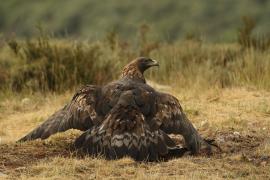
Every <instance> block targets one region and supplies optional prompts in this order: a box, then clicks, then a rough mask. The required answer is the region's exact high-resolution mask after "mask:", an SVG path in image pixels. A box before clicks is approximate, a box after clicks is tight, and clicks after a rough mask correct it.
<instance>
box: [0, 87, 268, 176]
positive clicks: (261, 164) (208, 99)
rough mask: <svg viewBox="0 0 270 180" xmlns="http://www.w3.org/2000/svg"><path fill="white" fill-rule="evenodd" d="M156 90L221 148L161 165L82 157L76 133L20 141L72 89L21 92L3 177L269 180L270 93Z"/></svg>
mask: <svg viewBox="0 0 270 180" xmlns="http://www.w3.org/2000/svg"><path fill="white" fill-rule="evenodd" d="M157 88H159V89H162V90H166V91H169V92H171V93H172V94H174V95H175V96H177V97H178V99H179V100H180V101H181V104H182V106H183V108H184V110H185V112H186V113H187V114H188V117H189V118H190V119H191V121H192V122H193V123H194V125H195V126H196V128H197V129H198V131H199V132H200V133H201V134H202V136H203V137H207V138H213V139H215V140H216V143H217V144H218V145H219V146H220V147H221V149H222V151H219V150H217V149H216V150H215V151H214V154H213V155H212V156H210V157H207V156H203V155H199V156H193V157H191V156H189V155H185V156H184V157H182V158H175V159H171V160H168V161H163V162H156V163H145V162H143V163H137V162H134V161H133V160H132V159H129V158H124V159H120V160H116V161H107V160H104V159H103V158H102V157H98V158H97V157H96V158H93V157H88V156H84V157H82V156H78V155H77V154H76V153H75V151H73V150H72V142H73V141H74V139H75V138H76V137H77V136H78V135H79V134H80V131H75V130H70V131H68V132H65V133H59V134H56V135H54V136H52V137H50V138H49V139H48V140H45V141H40V140H37V141H33V142H27V143H21V144H20V143H15V141H16V140H18V138H20V137H22V136H23V135H25V134H26V133H27V132H29V131H30V130H31V129H33V128H34V127H36V126H37V125H38V124H39V123H40V122H42V121H44V120H45V119H46V118H47V117H48V116H49V115H50V114H52V113H53V112H54V111H55V110H57V109H58V108H60V107H61V106H62V105H63V104H64V103H65V102H67V101H68V100H69V99H70V98H71V96H72V92H66V93H64V94H61V95H57V94H47V95H43V94H34V95H14V96H12V98H2V100H1V101H0V179H1V178H9V179H15V178H16V179H17V178H20V179H62V178H66V179H77V178H80V179H93V178H99V179H101V178H116V179H130V178H136V179H146V178H147V179H187V178H188V179H205V178H209V179H224V178H226V179H235V178H237V179H270V138H269V137H270V92H267V91H261V90H255V89H253V88H228V89H209V90H202V91H196V90H194V89H191V90H186V89H185V90H181V89H180V90H174V89H173V88H170V87H166V86H158V87H157ZM172 137H173V139H174V140H175V141H177V142H180V140H181V139H179V137H178V136H172Z"/></svg>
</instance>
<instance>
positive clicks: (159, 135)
mask: <svg viewBox="0 0 270 180" xmlns="http://www.w3.org/2000/svg"><path fill="white" fill-rule="evenodd" d="M152 66H158V63H157V61H155V60H152V59H150V58H145V57H139V58H137V59H135V60H133V61H131V62H130V63H129V64H128V65H126V66H125V67H124V69H123V71H122V74H121V78H120V79H119V80H117V81H114V82H111V83H109V84H107V85H105V86H95V85H87V86H85V87H83V88H81V89H80V90H79V91H78V92H77V93H76V94H75V95H74V97H73V98H72V100H71V102H70V103H69V104H67V105H66V106H65V107H63V108H62V109H60V110H59V111H57V112H55V113H54V114H53V115H52V116H50V117H49V118H48V119H47V120H46V121H45V122H43V123H42V124H41V125H40V126H38V127H37V128H36V129H34V130H33V131H32V132H30V133H29V134H27V135H26V136H25V137H23V138H21V139H20V140H19V142H22V141H29V140H34V139H38V138H41V139H46V138H48V137H49V136H51V135H52V134H55V133H57V132H63V131H66V130H68V129H72V128H73V129H79V130H82V131H85V132H84V133H83V134H82V135H81V136H79V137H78V138H77V139H76V140H75V147H76V148H78V149H81V150H83V151H84V152H87V153H89V154H91V155H99V154H101V155H103V156H105V157H106V158H108V159H116V158H121V157H123V156H130V157H132V158H133V159H135V160H139V161H140V160H149V161H153V160H157V159H159V158H161V157H164V156H166V155H168V154H169V153H170V152H175V150H177V146H176V144H175V142H174V141H173V140H172V139H171V138H170V137H169V136H168V135H167V134H170V133H173V134H180V135H182V136H183V137H184V140H185V146H186V147H185V149H186V150H187V151H190V152H191V154H197V153H199V152H200V150H201V149H202V147H204V149H207V150H208V152H211V142H209V141H207V140H204V139H203V138H202V137H201V136H200V135H199V133H198V132H197V130H196V129H195V128H194V127H193V125H192V124H191V122H190V121H189V120H188V118H187V117H186V115H185V114H184V112H183V109H182V107H181V106H180V104H179V102H178V100H177V99H176V98H175V97H173V96H172V95H169V94H166V93H161V92H158V91H156V90H155V89H153V88H152V87H151V86H149V85H148V84H146V81H145V78H144V75H143V73H144V71H145V70H147V69H148V68H150V67H152Z"/></svg>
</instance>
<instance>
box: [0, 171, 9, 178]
mask: <svg viewBox="0 0 270 180" xmlns="http://www.w3.org/2000/svg"><path fill="white" fill-rule="evenodd" d="M7 176H8V175H7V174H4V173H2V172H0V177H7Z"/></svg>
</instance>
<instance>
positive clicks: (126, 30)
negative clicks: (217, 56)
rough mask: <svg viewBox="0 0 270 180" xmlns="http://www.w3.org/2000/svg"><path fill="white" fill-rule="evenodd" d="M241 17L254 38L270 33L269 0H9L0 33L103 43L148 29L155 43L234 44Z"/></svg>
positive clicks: (0, 8)
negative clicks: (193, 37) (248, 20)
mask: <svg viewBox="0 0 270 180" xmlns="http://www.w3.org/2000/svg"><path fill="white" fill-rule="evenodd" d="M243 16H249V17H252V18H253V19H254V20H255V21H256V24H257V26H256V28H255V29H254V33H255V34H256V33H268V32H269V31H268V29H269V27H270V21H269V18H270V1H267V0H237V1H235V0H226V1H215V0H204V1H198V0H189V1H177V0H148V1H145V0H136V1H132V0H114V1H110V0H103V1H97V0H57V1H55V0H46V1H40V0H24V1H22V0H8V1H2V2H1V4H0V32H2V33H3V34H10V33H14V34H16V36H19V37H32V36H33V33H35V30H36V29H35V27H36V26H37V25H42V26H43V27H44V28H45V29H48V30H49V31H50V32H52V33H53V34H54V36H55V37H60V38H63V37H75V38H84V39H85V38H88V39H99V38H101V37H104V34H106V33H108V32H111V31H115V32H117V33H118V34H119V35H120V36H121V37H123V38H131V39H132V38H134V37H136V32H137V29H138V27H139V26H140V25H142V24H147V25H148V26H149V27H150V29H151V38H153V39H158V40H163V41H169V42H171V41H176V40H178V39H181V38H184V37H186V36H189V35H190V34H197V35H200V36H201V37H202V38H204V39H207V40H211V41H218V42H220V41H222V42H224V41H226V42H231V41H233V40H235V39H236V32H237V28H239V26H240V24H241V18H242V17H243Z"/></svg>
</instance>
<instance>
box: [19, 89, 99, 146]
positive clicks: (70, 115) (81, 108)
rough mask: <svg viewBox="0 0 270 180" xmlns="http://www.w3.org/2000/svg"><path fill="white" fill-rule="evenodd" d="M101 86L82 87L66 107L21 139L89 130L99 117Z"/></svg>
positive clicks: (42, 137)
mask: <svg viewBox="0 0 270 180" xmlns="http://www.w3.org/2000/svg"><path fill="white" fill-rule="evenodd" d="M99 91H100V88H99V87H97V86H93V85H88V86H85V87H83V88H82V89H80V90H79V91H78V92H77V93H76V94H75V95H74V96H73V98H72V100H71V102H70V103H69V104H67V105H66V106H65V107H63V108H62V109H60V110H59V111H57V112H55V113H54V114H53V115H51V116H50V117H49V118H48V119H47V120H46V121H45V122H43V123H42V124H41V125H40V126H38V127H37V128H35V129H34V130H33V131H31V132H30V133H29V134H27V135H26V136H24V137H23V138H21V139H20V140H19V141H20V142H22V141H28V140H34V139H38V138H41V139H46V138H48V137H49V136H51V135H53V134H55V133H57V132H63V131H66V130H68V129H72V128H73V129H79V130H87V129H89V128H91V127H92V126H93V125H94V124H97V123H98V121H99V119H98V116H97V113H96V109H95V107H96V103H97V101H98V98H99Z"/></svg>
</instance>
